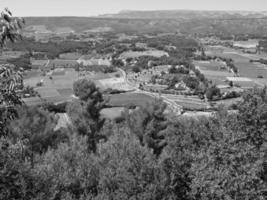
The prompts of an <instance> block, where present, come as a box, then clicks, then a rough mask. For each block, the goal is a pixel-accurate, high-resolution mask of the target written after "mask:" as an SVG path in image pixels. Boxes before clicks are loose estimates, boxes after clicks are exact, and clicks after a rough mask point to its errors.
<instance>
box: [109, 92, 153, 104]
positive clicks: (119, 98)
mask: <svg viewBox="0 0 267 200" xmlns="http://www.w3.org/2000/svg"><path fill="white" fill-rule="evenodd" d="M108 98H109V103H108V104H109V105H110V106H113V107H126V106H130V105H135V106H143V107H145V106H147V104H149V103H151V102H152V101H154V100H155V99H154V98H153V97H151V96H148V95H146V94H139V93H125V94H115V95H110V96H109V97H108Z"/></svg>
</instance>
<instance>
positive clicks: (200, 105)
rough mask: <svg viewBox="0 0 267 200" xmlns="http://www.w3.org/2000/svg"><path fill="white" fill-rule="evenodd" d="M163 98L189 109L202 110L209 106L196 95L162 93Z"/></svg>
mask: <svg viewBox="0 0 267 200" xmlns="http://www.w3.org/2000/svg"><path fill="white" fill-rule="evenodd" d="M162 96H164V97H165V98H168V99H169V100H171V101H174V102H175V103H176V104H178V105H180V106H182V107H183V109H190V110H204V109H207V108H208V107H209V104H208V103H206V102H204V101H203V100H201V99H199V97H198V96H184V95H173V94H162Z"/></svg>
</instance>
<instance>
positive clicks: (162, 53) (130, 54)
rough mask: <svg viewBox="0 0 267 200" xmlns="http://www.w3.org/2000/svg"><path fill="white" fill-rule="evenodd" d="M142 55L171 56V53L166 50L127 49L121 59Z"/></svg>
mask: <svg viewBox="0 0 267 200" xmlns="http://www.w3.org/2000/svg"><path fill="white" fill-rule="evenodd" d="M141 56H153V57H157V58H160V57H162V56H169V54H168V53H167V52H165V51H159V50H148V51H126V52H123V53H122V54H121V55H120V58H121V59H127V58H138V57H141Z"/></svg>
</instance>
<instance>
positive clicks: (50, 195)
mask: <svg viewBox="0 0 267 200" xmlns="http://www.w3.org/2000/svg"><path fill="white" fill-rule="evenodd" d="M87 148H88V147H87V138H86V136H85V137H83V136H79V135H77V134H75V133H74V134H73V135H72V136H71V137H70V140H69V142H68V143H61V144H59V146H58V148H56V149H49V150H48V151H47V152H46V153H45V154H43V155H41V159H40V161H39V162H38V163H36V165H35V169H34V176H35V177H36V181H35V187H37V188H38V189H39V190H38V193H37V195H38V197H39V198H36V199H73V200H76V199H77V200H78V199H83V198H82V197H83V196H84V195H88V196H89V195H92V196H95V195H96V194H97V190H98V189H97V188H98V180H99V169H100V166H99V165H97V162H96V159H95V158H94V157H93V156H92V154H89V153H88V149H87ZM66 197H69V198H66Z"/></svg>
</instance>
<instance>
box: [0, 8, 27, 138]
mask: <svg viewBox="0 0 267 200" xmlns="http://www.w3.org/2000/svg"><path fill="white" fill-rule="evenodd" d="M0 19H1V24H0V28H1V33H0V46H1V47H3V46H4V45H5V43H6V42H7V41H8V40H9V41H11V42H14V41H15V40H17V39H18V38H20V37H21V35H20V32H19V30H20V29H21V27H22V24H23V23H24V20H22V19H17V18H13V17H12V13H11V12H10V11H9V10H8V9H7V8H6V9H5V10H4V11H3V12H2V13H1V17H0ZM22 86H23V84H22V73H21V71H15V70H14V67H13V66H11V65H0V110H1V114H0V136H2V135H5V134H6V132H7V130H6V122H7V119H12V118H14V117H15V115H16V113H15V111H14V109H13V106H14V105H17V104H21V103H22V102H21V100H20V98H19V97H18V96H17V94H16V90H17V89H21V88H22Z"/></svg>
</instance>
